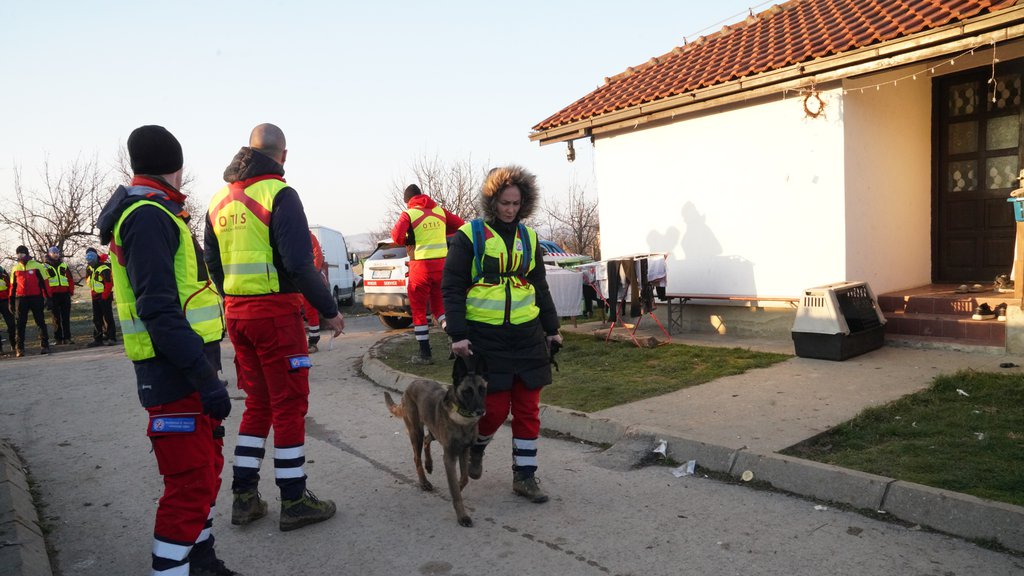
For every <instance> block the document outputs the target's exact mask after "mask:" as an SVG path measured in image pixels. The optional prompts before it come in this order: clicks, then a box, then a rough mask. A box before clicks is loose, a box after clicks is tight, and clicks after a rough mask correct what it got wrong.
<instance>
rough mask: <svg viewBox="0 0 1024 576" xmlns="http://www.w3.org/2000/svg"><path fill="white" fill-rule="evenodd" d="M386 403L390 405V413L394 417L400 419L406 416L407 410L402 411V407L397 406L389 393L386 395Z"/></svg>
mask: <svg viewBox="0 0 1024 576" xmlns="http://www.w3.org/2000/svg"><path fill="white" fill-rule="evenodd" d="M384 403H385V404H387V405H388V411H389V412H391V414H392V415H393V416H396V417H398V418H402V417H403V416H405V410H402V406H401V405H399V404H395V401H394V400H392V399H391V394H388V393H387V392H385V393H384Z"/></svg>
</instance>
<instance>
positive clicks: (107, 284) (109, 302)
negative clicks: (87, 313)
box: [85, 248, 117, 348]
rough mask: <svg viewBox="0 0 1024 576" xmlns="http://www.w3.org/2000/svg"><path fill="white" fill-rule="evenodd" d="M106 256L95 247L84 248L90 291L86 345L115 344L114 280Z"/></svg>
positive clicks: (91, 346)
mask: <svg viewBox="0 0 1024 576" xmlns="http://www.w3.org/2000/svg"><path fill="white" fill-rule="evenodd" d="M107 260H108V256H107V255H106V254H100V253H98V252H97V251H96V249H95V248H86V249H85V261H86V262H88V263H89V266H88V267H87V268H86V269H85V275H86V284H87V285H88V286H89V290H90V292H91V293H92V326H93V329H92V342H90V343H88V344H87V345H86V347H88V348H95V347H96V346H102V345H104V344H106V345H107V346H113V345H114V344H117V328H116V327H115V326H114V281H113V278H112V277H111V275H110V264H109V263H108V262H107Z"/></svg>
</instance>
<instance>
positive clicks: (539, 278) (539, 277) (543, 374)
mask: <svg viewBox="0 0 1024 576" xmlns="http://www.w3.org/2000/svg"><path fill="white" fill-rule="evenodd" d="M487 224H488V225H490V226H491V228H493V229H494V231H495V232H497V233H498V235H499V236H500V237H501V238H502V240H504V241H505V247H506V250H508V251H511V250H512V242H513V241H514V239H515V233H516V227H517V225H518V222H516V223H513V224H505V223H503V222H501V221H498V220H495V221H493V222H488V223H487ZM533 250H534V254H533V258H534V262H536V265H535V266H534V268H533V270H531V271H530V273H529V274H527V276H526V279H527V281H528V282H529V283H530V284H531V285H532V286H533V289H534V297H535V300H536V303H537V306H538V307H539V308H540V316H539V317H538V318H536V319H534V320H531V321H530V322H526V323H525V324H504V325H502V326H495V325H493V324H485V323H483V322H472V321H467V320H466V294H467V293H468V292H469V288H470V286H471V285H472V283H473V278H472V270H473V257H474V252H473V241H472V240H470V238H469V237H468V236H466V235H465V234H464V233H462V232H461V231H460V232H458V233H456V234H455V235H454V236H452V241H451V243H450V245H449V247H448V257H447V258H446V259H445V262H444V275H443V276H442V279H441V294H442V295H443V297H444V313H445V319H446V321H447V328H446V332H447V333H448V335H449V336H451V338H452V341H459V340H463V339H465V338H469V341H470V344H471V345H472V349H473V354H474V355H479V356H480V357H482V358H483V359H484V361H485V362H486V364H487V374H488V379H487V387H488V390H493V391H501V390H508V389H510V388H511V387H512V381H513V380H514V378H515V377H516V376H518V377H519V378H521V379H522V380H523V383H524V384H525V385H526V387H527V388H531V389H535V388H540V387H542V386H545V385H547V384H550V383H551V364H550V359H549V356H548V349H547V341H546V338H545V336H546V335H554V334H557V333H558V327H559V321H558V312H557V311H556V310H555V303H554V301H553V300H552V298H551V291H550V290H549V288H548V280H547V274H546V272H545V269H544V260H543V252H542V251H541V248H540V246H539V245H538V246H534V247H533Z"/></svg>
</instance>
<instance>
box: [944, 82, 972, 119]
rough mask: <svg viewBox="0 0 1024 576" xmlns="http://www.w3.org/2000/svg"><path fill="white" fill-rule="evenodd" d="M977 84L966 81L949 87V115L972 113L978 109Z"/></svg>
mask: <svg viewBox="0 0 1024 576" xmlns="http://www.w3.org/2000/svg"><path fill="white" fill-rule="evenodd" d="M977 86H978V84H977V83H976V82H968V83H966V84H955V85H953V86H950V87H949V95H948V96H949V97H948V98H947V99H946V100H947V101H948V102H949V115H950V116H951V117H956V116H964V115H967V114H974V113H975V112H976V111H977V110H978V88H977Z"/></svg>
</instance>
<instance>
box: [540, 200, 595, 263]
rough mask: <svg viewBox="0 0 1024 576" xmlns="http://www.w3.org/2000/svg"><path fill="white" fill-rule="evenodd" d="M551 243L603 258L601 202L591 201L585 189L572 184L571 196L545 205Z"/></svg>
mask: <svg viewBox="0 0 1024 576" xmlns="http://www.w3.org/2000/svg"><path fill="white" fill-rule="evenodd" d="M544 213H545V215H546V216H547V227H548V229H549V232H550V235H551V236H550V238H549V239H550V240H553V241H554V242H556V243H558V244H559V245H561V246H562V248H565V249H566V250H569V251H570V252H575V253H577V254H585V255H587V256H590V257H592V258H594V259H595V260H599V259H600V258H601V247H600V239H601V230H600V226H599V222H598V213H597V200H590V199H588V198H587V195H586V191H585V190H584V188H583V186H581V185H580V184H579V183H577V182H573V183H571V184H569V197H568V200H567V201H566V203H565V204H564V205H563V204H562V203H560V202H548V201H545V202H544Z"/></svg>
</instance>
